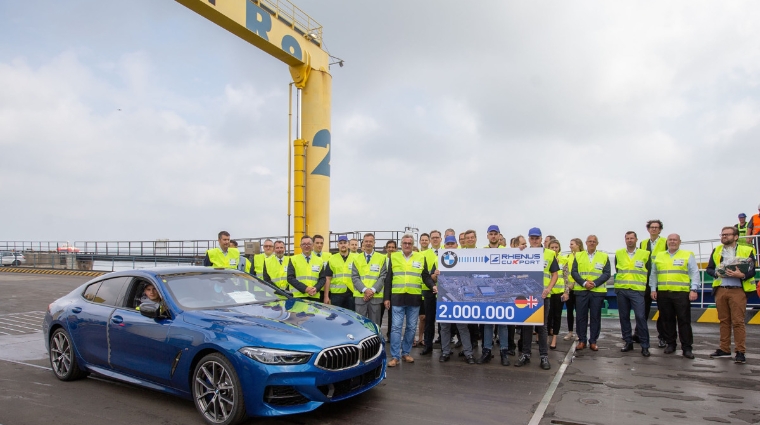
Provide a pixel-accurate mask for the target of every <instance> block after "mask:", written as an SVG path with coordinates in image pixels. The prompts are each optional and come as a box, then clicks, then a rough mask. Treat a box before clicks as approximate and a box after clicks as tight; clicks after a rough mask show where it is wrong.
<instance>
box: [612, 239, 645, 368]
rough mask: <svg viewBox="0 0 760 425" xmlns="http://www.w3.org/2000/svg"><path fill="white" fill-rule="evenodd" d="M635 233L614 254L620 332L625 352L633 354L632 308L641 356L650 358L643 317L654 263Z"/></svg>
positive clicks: (622, 349)
mask: <svg viewBox="0 0 760 425" xmlns="http://www.w3.org/2000/svg"><path fill="white" fill-rule="evenodd" d="M637 241H638V238H637V237H636V232H634V231H629V232H626V233H625V248H623V249H619V250H617V251H616V252H615V270H616V272H617V273H616V274H615V294H616V295H617V303H618V316H619V318H620V331H621V332H622V334H623V341H625V346H624V347H623V348H621V349H620V351H622V352H624V353H625V352H628V351H631V350H633V342H634V341H633V335H632V334H631V308H633V315H634V317H635V318H636V329H637V330H638V336H639V341H638V342H639V343H640V344H641V355H642V356H644V357H649V327H648V325H647V316H646V314H645V313H644V293H645V292H646V290H647V280H648V276H649V269H650V267H651V260H650V256H649V251H647V250H645V249H638V248H636V242H637Z"/></svg>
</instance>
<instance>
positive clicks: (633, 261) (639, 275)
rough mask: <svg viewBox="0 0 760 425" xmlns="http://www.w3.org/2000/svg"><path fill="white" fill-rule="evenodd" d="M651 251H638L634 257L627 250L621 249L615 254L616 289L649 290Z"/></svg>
mask: <svg viewBox="0 0 760 425" xmlns="http://www.w3.org/2000/svg"><path fill="white" fill-rule="evenodd" d="M649 255H650V254H649V251H647V250H645V249H637V250H636V251H634V253H633V257H630V256H629V255H628V250H627V249H626V248H623V249H619V250H617V251H616V252H615V269H616V271H617V274H616V275H615V288H619V289H633V290H634V291H645V290H646V289H647V272H648V271H647V267H646V265H647V261H649Z"/></svg>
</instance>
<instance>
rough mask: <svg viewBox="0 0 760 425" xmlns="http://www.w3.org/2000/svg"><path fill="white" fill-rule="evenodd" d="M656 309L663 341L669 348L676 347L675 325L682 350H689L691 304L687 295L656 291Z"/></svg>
mask: <svg viewBox="0 0 760 425" xmlns="http://www.w3.org/2000/svg"><path fill="white" fill-rule="evenodd" d="M657 308H658V309H659V310H660V317H661V318H662V330H663V332H664V335H663V339H664V340H665V343H666V344H668V346H669V347H675V346H676V325H678V338H679V339H680V340H681V349H682V350H691V346H692V344H693V343H694V335H693V334H692V333H691V302H690V301H689V293H688V292H682V291H657Z"/></svg>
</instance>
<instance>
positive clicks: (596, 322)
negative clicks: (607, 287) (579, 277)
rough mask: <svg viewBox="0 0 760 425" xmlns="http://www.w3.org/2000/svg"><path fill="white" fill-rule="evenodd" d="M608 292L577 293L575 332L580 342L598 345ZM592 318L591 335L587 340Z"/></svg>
mask: <svg viewBox="0 0 760 425" xmlns="http://www.w3.org/2000/svg"><path fill="white" fill-rule="evenodd" d="M606 295H607V293H606V292H591V291H575V328H576V329H575V331H576V332H577V333H578V342H582V343H584V344H585V343H587V342H588V343H589V344H596V340H597V339H599V334H600V333H601V330H602V305H604V297H605V296H606ZM589 316H590V317H591V335H588V338H586V335H587V334H586V331H587V330H588V328H589Z"/></svg>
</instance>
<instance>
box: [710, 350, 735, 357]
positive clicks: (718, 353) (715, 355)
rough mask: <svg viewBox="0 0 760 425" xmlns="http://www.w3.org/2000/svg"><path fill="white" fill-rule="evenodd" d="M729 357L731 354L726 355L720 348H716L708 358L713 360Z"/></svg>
mask: <svg viewBox="0 0 760 425" xmlns="http://www.w3.org/2000/svg"><path fill="white" fill-rule="evenodd" d="M730 355H731V353H727V352H725V351H723V350H721V349H720V348H718V349H717V350H715V352H714V353H712V354H710V357H713V358H714V357H726V356H730Z"/></svg>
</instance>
